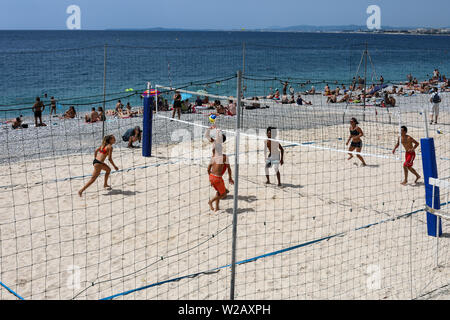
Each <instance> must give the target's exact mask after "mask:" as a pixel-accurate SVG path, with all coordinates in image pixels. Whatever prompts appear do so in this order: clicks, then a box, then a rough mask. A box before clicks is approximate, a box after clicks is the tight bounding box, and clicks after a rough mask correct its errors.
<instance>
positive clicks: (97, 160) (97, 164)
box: [78, 135, 119, 197]
mask: <svg viewBox="0 0 450 320" xmlns="http://www.w3.org/2000/svg"><path fill="white" fill-rule="evenodd" d="M114 143H116V138H115V137H114V136H113V135H108V136H105V137H104V138H103V141H102V145H101V146H100V148H98V149H96V150H95V153H94V161H93V163H92V165H93V166H94V173H93V174H92V178H91V179H90V180H89V181H88V183H86V185H85V186H84V187H83V188H81V190H80V191H78V195H79V196H80V197H81V196H82V195H83V192H84V191H85V190H86V189H87V188H89V186H90V185H91V184H93V183H94V182H95V180H97V178H98V176H99V175H100V172H101V171H102V170H104V171H106V173H105V182H104V183H103V187H104V188H105V189H107V190H111V186H109V185H108V178H109V175H110V173H111V168H110V167H109V166H108V165H107V164H105V160H106V158H108V160H109V162H110V163H111V164H112V165H113V167H114V169H116V170H119V168H118V167H117V166H116V165H115V164H114V161H113V159H112V152H113V147H112V146H113V144H114Z"/></svg>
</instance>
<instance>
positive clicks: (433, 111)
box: [430, 88, 441, 124]
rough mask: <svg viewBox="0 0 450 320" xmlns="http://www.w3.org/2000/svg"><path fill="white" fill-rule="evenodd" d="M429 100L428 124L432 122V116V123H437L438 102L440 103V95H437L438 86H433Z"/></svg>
mask: <svg viewBox="0 0 450 320" xmlns="http://www.w3.org/2000/svg"><path fill="white" fill-rule="evenodd" d="M430 102H431V104H432V107H431V111H430V124H433V117H434V123H435V124H437V119H438V116H439V104H440V103H441V97H440V95H439V92H438V88H434V92H433V94H432V95H431V98H430Z"/></svg>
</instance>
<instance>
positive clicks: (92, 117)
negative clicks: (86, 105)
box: [84, 107, 100, 123]
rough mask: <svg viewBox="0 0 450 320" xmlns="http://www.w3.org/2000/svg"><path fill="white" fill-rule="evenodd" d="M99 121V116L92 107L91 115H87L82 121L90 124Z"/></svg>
mask: <svg viewBox="0 0 450 320" xmlns="http://www.w3.org/2000/svg"><path fill="white" fill-rule="evenodd" d="M99 119H100V116H99V114H98V112H97V111H95V107H92V109H91V113H89V114H87V115H86V116H85V117H84V120H85V121H86V122H90V123H94V122H97V121H98V120H99Z"/></svg>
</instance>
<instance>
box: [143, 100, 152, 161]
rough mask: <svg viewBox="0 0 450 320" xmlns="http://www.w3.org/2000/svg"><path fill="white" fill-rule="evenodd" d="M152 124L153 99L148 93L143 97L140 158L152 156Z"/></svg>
mask: <svg viewBox="0 0 450 320" xmlns="http://www.w3.org/2000/svg"><path fill="white" fill-rule="evenodd" d="M152 124H153V97H152V96H150V95H149V94H148V93H147V94H145V96H144V120H143V124H142V128H143V129H142V156H143V157H151V156H152Z"/></svg>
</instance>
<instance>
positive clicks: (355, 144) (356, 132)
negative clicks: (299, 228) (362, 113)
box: [346, 118, 366, 167]
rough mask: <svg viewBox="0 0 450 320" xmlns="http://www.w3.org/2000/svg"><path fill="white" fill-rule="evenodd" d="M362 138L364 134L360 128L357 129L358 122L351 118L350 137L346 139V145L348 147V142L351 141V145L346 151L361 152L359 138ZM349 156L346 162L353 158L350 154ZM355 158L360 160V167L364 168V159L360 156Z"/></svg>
mask: <svg viewBox="0 0 450 320" xmlns="http://www.w3.org/2000/svg"><path fill="white" fill-rule="evenodd" d="M362 136H364V133H363V131H362V130H361V128H360V127H358V121H357V120H356V119H355V118H352V119H351V120H350V137H348V140H347V143H346V145H348V144H349V143H350V140H351V141H352V143H351V144H350V148H349V149H348V151H350V152H352V151H353V150H355V149H356V152H361V149H362V140H361V137H362ZM349 155H350V156H349V158H348V159H347V160H350V159H351V158H353V154H352V153H350V154H349ZM356 156H357V157H358V159H359V160H361V162H362V166H363V167H365V166H366V162H365V161H364V158H363V157H361V155H359V154H358V155H356Z"/></svg>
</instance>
